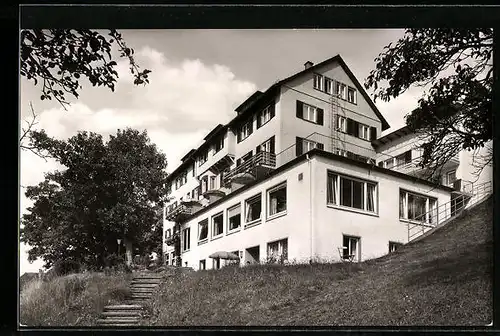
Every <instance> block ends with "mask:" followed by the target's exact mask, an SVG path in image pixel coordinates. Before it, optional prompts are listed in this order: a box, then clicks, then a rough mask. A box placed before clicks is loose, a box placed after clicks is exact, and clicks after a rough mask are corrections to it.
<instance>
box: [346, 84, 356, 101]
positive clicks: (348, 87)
mask: <svg viewBox="0 0 500 336" xmlns="http://www.w3.org/2000/svg"><path fill="white" fill-rule="evenodd" d="M349 92H352V93H353V94H352V97H353V99H352V101H351V100H350V99H349ZM346 98H347V101H348V102H349V103H351V104H355V105H356V104H357V93H356V89H355V88H353V87H352V86H349V85H347V97H346Z"/></svg>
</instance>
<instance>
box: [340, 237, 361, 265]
mask: <svg viewBox="0 0 500 336" xmlns="http://www.w3.org/2000/svg"><path fill="white" fill-rule="evenodd" d="M342 241H343V246H342V258H343V259H349V260H352V261H356V262H358V261H360V260H361V258H360V250H361V249H360V239H359V237H353V236H346V235H343V240H342Z"/></svg>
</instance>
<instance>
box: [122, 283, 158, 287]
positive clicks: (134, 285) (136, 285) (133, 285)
mask: <svg viewBox="0 0 500 336" xmlns="http://www.w3.org/2000/svg"><path fill="white" fill-rule="evenodd" d="M157 287H158V284H145V283H139V284H131V285H130V287H129V288H157Z"/></svg>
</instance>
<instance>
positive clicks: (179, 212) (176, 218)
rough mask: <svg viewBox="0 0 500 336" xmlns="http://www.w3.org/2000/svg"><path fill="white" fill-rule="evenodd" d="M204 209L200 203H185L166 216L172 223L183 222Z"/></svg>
mask: <svg viewBox="0 0 500 336" xmlns="http://www.w3.org/2000/svg"><path fill="white" fill-rule="evenodd" d="M201 208H202V206H201V204H200V202H198V201H183V202H182V203H181V204H179V205H178V206H177V207H175V208H174V209H173V210H172V211H171V212H169V213H168V214H167V215H166V217H165V218H166V219H167V220H168V221H172V222H182V221H184V220H186V219H187V218H189V217H190V216H192V215H194V214H195V213H196V212H197V211H198V210H200V209H201Z"/></svg>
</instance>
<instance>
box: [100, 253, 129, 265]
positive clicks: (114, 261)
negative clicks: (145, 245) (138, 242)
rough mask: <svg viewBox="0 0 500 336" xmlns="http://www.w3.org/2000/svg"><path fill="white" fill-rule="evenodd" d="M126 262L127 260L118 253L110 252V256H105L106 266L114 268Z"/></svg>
mask: <svg viewBox="0 0 500 336" xmlns="http://www.w3.org/2000/svg"><path fill="white" fill-rule="evenodd" d="M124 262H125V260H124V258H123V257H121V256H119V255H117V254H116V253H112V254H109V255H108V256H106V258H104V263H105V265H106V267H111V268H113V267H116V266H118V265H119V264H123V263H124Z"/></svg>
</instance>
